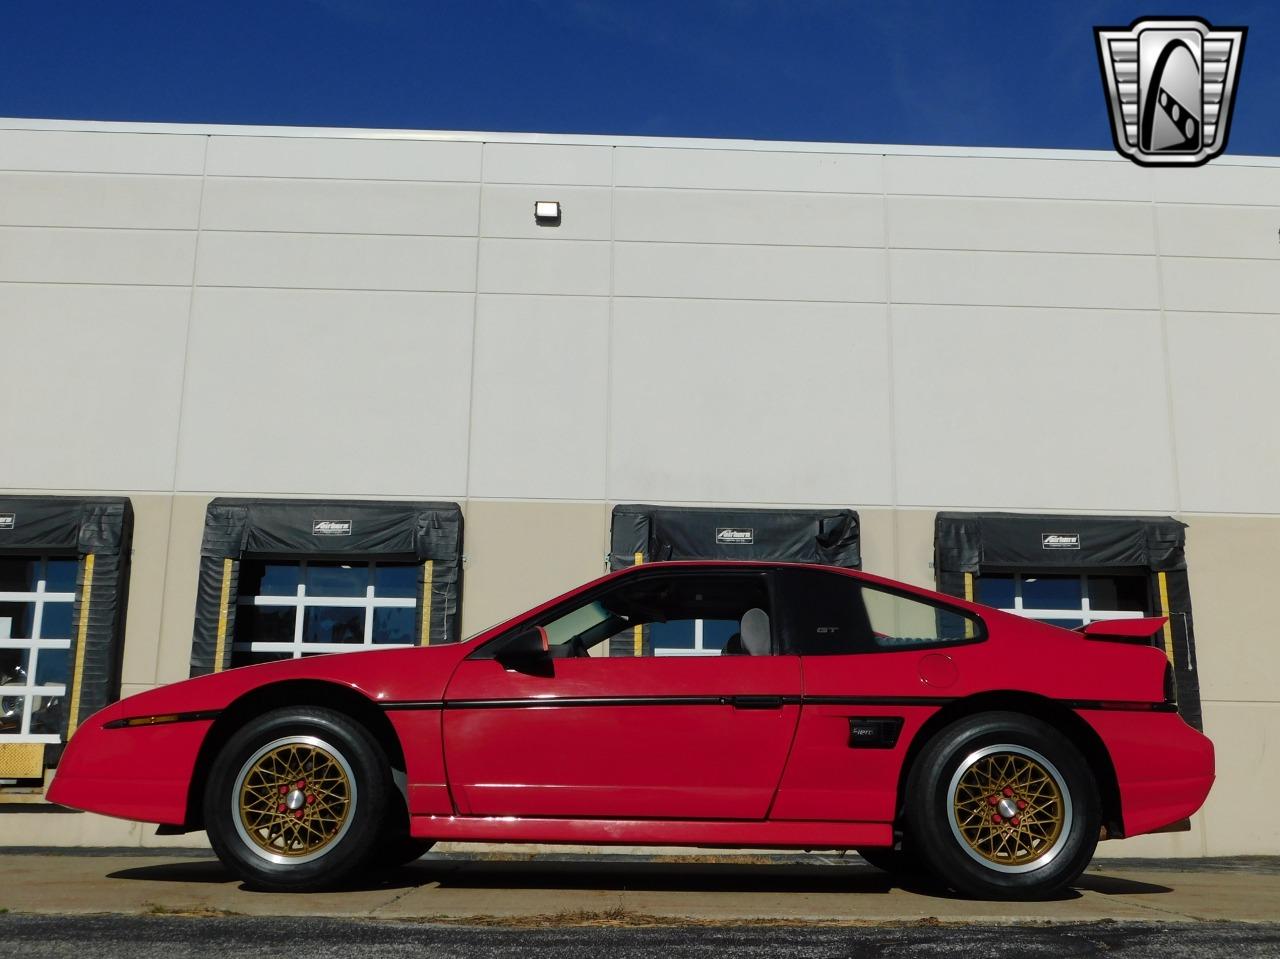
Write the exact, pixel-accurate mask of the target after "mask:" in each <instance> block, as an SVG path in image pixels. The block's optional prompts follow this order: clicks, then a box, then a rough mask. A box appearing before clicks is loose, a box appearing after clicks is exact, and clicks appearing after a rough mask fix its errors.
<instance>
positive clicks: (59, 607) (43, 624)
mask: <svg viewBox="0 0 1280 959" xmlns="http://www.w3.org/2000/svg"><path fill="white" fill-rule="evenodd" d="M74 609H75V606H74V604H72V603H45V604H44V612H43V613H42V614H41V617H40V638H41V639H70V638H71V614H72V612H73V611H74Z"/></svg>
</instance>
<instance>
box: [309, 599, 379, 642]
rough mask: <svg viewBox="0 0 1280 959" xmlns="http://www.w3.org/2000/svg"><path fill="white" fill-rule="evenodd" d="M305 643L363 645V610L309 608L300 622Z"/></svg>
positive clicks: (339, 607) (335, 607)
mask: <svg viewBox="0 0 1280 959" xmlns="http://www.w3.org/2000/svg"><path fill="white" fill-rule="evenodd" d="M302 641H303V642H305V643H363V642H364V608H363V607H348V606H310V607H308V608H307V610H306V613H305V615H304V618H303V620H302Z"/></svg>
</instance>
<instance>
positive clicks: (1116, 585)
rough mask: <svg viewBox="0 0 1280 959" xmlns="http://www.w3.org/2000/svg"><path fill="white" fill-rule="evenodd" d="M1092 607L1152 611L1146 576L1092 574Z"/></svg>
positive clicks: (1090, 597) (1090, 604) (1090, 602)
mask: <svg viewBox="0 0 1280 959" xmlns="http://www.w3.org/2000/svg"><path fill="white" fill-rule="evenodd" d="M1089 608H1090V609H1123V610H1130V611H1134V612H1140V613H1147V612H1150V599H1149V598H1148V596H1147V578H1146V577H1145V576H1090V577H1089Z"/></svg>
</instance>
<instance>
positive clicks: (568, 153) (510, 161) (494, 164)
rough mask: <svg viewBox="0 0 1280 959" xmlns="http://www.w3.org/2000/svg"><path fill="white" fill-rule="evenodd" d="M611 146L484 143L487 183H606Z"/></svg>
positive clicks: (581, 184)
mask: <svg viewBox="0 0 1280 959" xmlns="http://www.w3.org/2000/svg"><path fill="white" fill-rule="evenodd" d="M612 155H613V148H612V147H607V146H602V147H595V146H591V147H587V146H565V145H561V144H554V143H486V144H485V145H484V180H485V182H486V183H560V184H565V185H568V186H608V185H609V184H610V182H611V179H610V177H611V174H610V168H611V165H612V162H613V158H612Z"/></svg>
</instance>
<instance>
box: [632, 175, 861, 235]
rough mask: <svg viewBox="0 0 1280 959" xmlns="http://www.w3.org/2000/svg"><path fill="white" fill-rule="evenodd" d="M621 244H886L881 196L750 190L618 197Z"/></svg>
mask: <svg viewBox="0 0 1280 959" xmlns="http://www.w3.org/2000/svg"><path fill="white" fill-rule="evenodd" d="M614 208H615V211H616V212H615V214H614V216H615V218H616V221H617V223H616V226H615V230H614V236H615V237H616V238H617V239H619V240H653V241H667V242H682V243H753V244H767V245H776V246H788V245H796V246H869V247H882V246H883V245H884V201H883V200H882V199H881V198H880V197H877V196H860V195H845V194H839V193H834V194H817V193H761V192H755V191H746V190H639V189H625V190H618V191H616V195H615V199H614Z"/></svg>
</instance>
